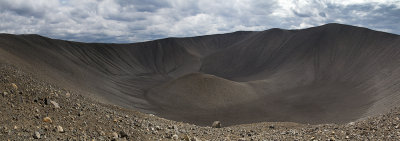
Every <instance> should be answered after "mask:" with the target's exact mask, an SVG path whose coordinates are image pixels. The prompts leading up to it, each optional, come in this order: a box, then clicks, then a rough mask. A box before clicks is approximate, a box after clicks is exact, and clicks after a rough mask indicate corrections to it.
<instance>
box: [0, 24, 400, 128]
mask: <svg viewBox="0 0 400 141" xmlns="http://www.w3.org/2000/svg"><path fill="white" fill-rule="evenodd" d="M0 55H1V56H0V62H2V63H10V64H15V65H17V66H20V67H23V68H25V69H27V70H31V71H32V72H34V73H36V74H38V75H40V76H43V78H44V79H47V80H49V81H52V82H54V83H56V84H57V85H59V86H62V87H65V88H67V89H73V90H76V91H78V92H81V93H82V94H85V95H90V96H92V97H95V98H98V99H100V100H101V101H103V102H107V103H111V104H116V105H120V106H124V107H128V108H134V109H138V110H141V111H144V112H147V113H153V114H156V115H159V116H161V117H165V118H168V119H172V120H178V121H185V122H190V123H195V124H198V125H209V124H210V123H211V122H212V121H214V120H220V121H222V122H223V123H224V125H233V124H241V123H251V122H261V121H294V122H301V123H330V122H336V123H342V122H349V121H352V120H357V119H360V118H363V117H366V116H370V115H376V114H380V113H383V112H386V111H388V110H390V108H392V107H394V106H399V102H400V101H399V100H400V86H399V85H400V38H399V36H398V35H394V34H389V33H383V32H377V31H372V30H369V29H366V28H360V27H354V26H348V25H341V24H327V25H323V26H319V27H313V28H308V29H303V30H281V29H270V30H266V31H261V32H243V31H242V32H234V33H229V34H220V35H208V36H200V37H190V38H167V39H161V40H156V41H149V42H143V43H134V44H96V43H78V42H69V41H62V40H54V39H49V38H45V37H41V36H37V35H8V34H2V35H0Z"/></svg>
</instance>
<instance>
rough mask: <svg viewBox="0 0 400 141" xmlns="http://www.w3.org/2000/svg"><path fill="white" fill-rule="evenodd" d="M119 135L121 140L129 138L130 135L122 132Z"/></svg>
mask: <svg viewBox="0 0 400 141" xmlns="http://www.w3.org/2000/svg"><path fill="white" fill-rule="evenodd" d="M119 135H121V138H128V134H126V133H125V132H124V131H120V132H119Z"/></svg>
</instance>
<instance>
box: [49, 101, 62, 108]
mask: <svg viewBox="0 0 400 141" xmlns="http://www.w3.org/2000/svg"><path fill="white" fill-rule="evenodd" d="M50 103H51V104H53V105H54V108H56V109H58V108H60V105H58V103H57V102H55V101H52V100H50Z"/></svg>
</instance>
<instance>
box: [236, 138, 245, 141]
mask: <svg viewBox="0 0 400 141" xmlns="http://www.w3.org/2000/svg"><path fill="white" fill-rule="evenodd" d="M238 141H246V139H245V138H240V139H238Z"/></svg>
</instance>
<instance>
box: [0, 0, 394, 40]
mask: <svg viewBox="0 0 400 141" xmlns="http://www.w3.org/2000/svg"><path fill="white" fill-rule="evenodd" d="M398 15H400V1H399V0H349V1H339V0H271V1H258V0H226V1H213V0H200V1H198V0H165V1H164V0H159V1H157V0H148V1H141V0H132V1H124V0H85V1H81V0H0V32H5V33H14V34H41V35H44V36H49V37H53V38H60V39H67V40H75V41H85V42H137V41H146V40H153V39H158V38H165V37H170V36H174V37H176V36H178V37H185V36H198V35H204V34H216V33H227V32H233V31H237V30H266V29H269V28H275V27H276V28H289V29H298V28H306V27H311V26H316V25H322V24H325V23H331V22H340V23H344V24H353V25H361V26H365V27H369V28H373V29H376V30H382V31H389V32H393V31H395V32H398V31H400V27H399V26H398V23H399V22H400V17H399V16H398Z"/></svg>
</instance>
